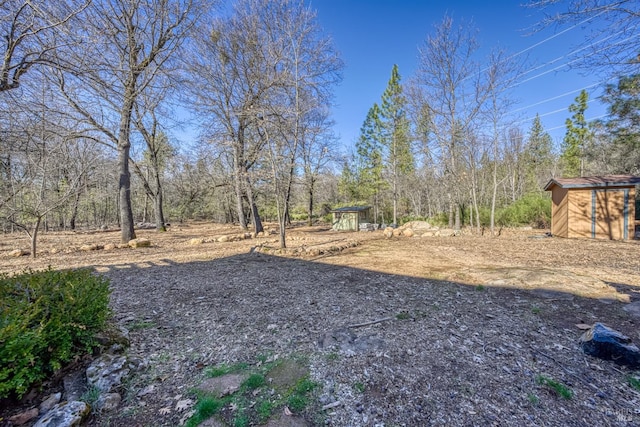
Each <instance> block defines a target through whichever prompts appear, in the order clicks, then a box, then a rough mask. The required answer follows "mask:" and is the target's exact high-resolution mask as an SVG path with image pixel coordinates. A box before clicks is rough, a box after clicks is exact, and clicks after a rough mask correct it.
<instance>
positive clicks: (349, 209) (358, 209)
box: [331, 206, 371, 212]
mask: <svg viewBox="0 0 640 427" xmlns="http://www.w3.org/2000/svg"><path fill="white" fill-rule="evenodd" d="M367 209H371V206H347V207H344V208H338V209H334V210H332V211H331V212H363V211H366V210H367Z"/></svg>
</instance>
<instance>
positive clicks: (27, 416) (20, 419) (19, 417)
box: [9, 408, 39, 426]
mask: <svg viewBox="0 0 640 427" xmlns="http://www.w3.org/2000/svg"><path fill="white" fill-rule="evenodd" d="M38 414H39V411H38V408H31V409H29V410H26V411H24V412H20V413H19V414H16V415H13V416H11V417H9V421H10V422H11V424H12V425H16V426H21V425H23V424H26V423H28V422H29V421H31V420H32V419H34V418H35V417H37V416H38Z"/></svg>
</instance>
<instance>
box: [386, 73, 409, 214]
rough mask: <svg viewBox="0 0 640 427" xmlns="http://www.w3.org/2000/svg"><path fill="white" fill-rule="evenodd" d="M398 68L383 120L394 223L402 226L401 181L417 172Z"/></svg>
mask: <svg viewBox="0 0 640 427" xmlns="http://www.w3.org/2000/svg"><path fill="white" fill-rule="evenodd" d="M400 80H401V78H400V73H399V72H398V66H397V65H395V64H394V65H393V68H392V70H391V78H390V79H389V83H388V84H387V88H386V89H385V91H384V93H383V94H382V105H381V108H380V119H381V129H382V138H381V140H380V142H381V144H382V146H383V147H384V158H383V160H384V169H385V174H386V176H387V180H388V182H389V184H390V187H391V191H392V196H393V222H394V224H397V223H398V198H399V195H400V194H399V187H400V181H401V179H402V177H403V176H405V175H406V174H408V173H410V172H412V171H413V170H414V159H413V153H412V152H411V139H410V135H409V120H408V118H407V100H406V98H405V97H404V95H403V93H402V92H403V90H402V85H401V84H400Z"/></svg>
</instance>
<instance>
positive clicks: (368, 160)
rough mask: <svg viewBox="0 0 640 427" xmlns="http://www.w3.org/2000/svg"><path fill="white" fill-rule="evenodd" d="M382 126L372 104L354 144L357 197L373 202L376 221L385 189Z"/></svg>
mask: <svg viewBox="0 0 640 427" xmlns="http://www.w3.org/2000/svg"><path fill="white" fill-rule="evenodd" d="M381 141H382V124H381V121H380V107H379V106H378V104H373V107H371V108H370V109H369V112H368V113H367V117H366V118H365V121H364V123H363V124H362V127H361V128H360V138H359V139H358V142H356V150H357V158H356V165H355V166H356V176H357V182H358V195H359V196H360V197H361V198H363V199H368V200H372V201H373V207H374V218H375V220H376V221H377V219H378V208H379V201H380V192H381V191H382V190H383V189H384V188H385V182H384V179H383V176H382V170H383V164H382V148H383V146H382V142H381Z"/></svg>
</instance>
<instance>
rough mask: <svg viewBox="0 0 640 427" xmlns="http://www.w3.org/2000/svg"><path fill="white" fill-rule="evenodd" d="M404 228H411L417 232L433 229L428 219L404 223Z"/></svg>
mask: <svg viewBox="0 0 640 427" xmlns="http://www.w3.org/2000/svg"><path fill="white" fill-rule="evenodd" d="M402 228H405V229H406V228H411V229H412V230H413V231H414V233H415V234H422V233H425V232H427V231H430V230H432V229H433V227H432V226H431V224H429V223H428V222H426V221H410V222H407V223H406V224H404V225H403V226H402Z"/></svg>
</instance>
